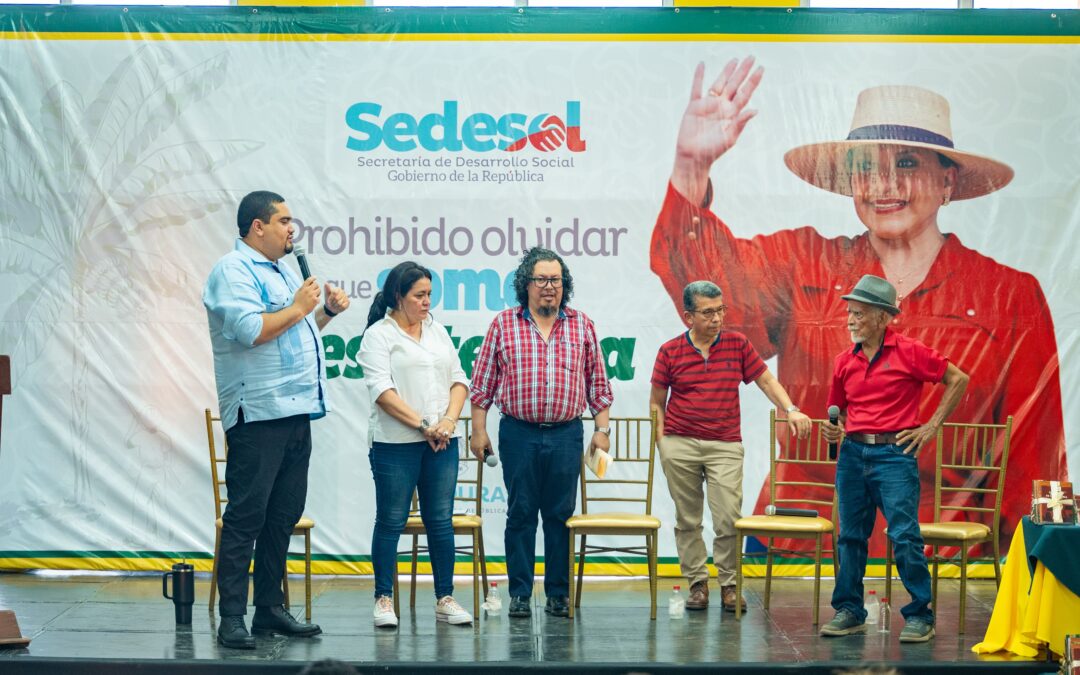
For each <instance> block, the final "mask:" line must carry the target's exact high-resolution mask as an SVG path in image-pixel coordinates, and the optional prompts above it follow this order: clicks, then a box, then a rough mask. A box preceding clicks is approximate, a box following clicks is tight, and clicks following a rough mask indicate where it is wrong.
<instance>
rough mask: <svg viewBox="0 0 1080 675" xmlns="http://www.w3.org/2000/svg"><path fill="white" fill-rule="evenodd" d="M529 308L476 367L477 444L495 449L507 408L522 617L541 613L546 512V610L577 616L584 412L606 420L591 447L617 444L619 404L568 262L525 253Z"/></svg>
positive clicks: (511, 563)
mask: <svg viewBox="0 0 1080 675" xmlns="http://www.w3.org/2000/svg"><path fill="white" fill-rule="evenodd" d="M514 290H515V292H516V293H517V299H518V303H519V304H520V306H519V307H514V308H512V309H507V310H503V311H502V312H500V313H499V314H497V315H496V316H495V319H494V320H493V321H492V322H491V327H490V328H488V332H487V335H486V337H485V338H484V343H483V345H482V346H481V347H480V353H479V354H477V356H476V361H475V363H474V365H473V381H472V396H471V398H472V418H473V426H472V440H471V442H470V447H471V450H472V452H473V454H474V455H476V457H477V459H483V458H484V456H485V455H486V454H488V453H491V452H492V450H491V440H490V439H489V438H488V434H487V411H488V409H489V408H491V406H492V404H495V405H497V406H498V407H499V410H501V411H502V419H501V420H500V421H499V452H500V454H501V455H502V464H503V477H504V479H505V480H506V489H507V514H506V533H505V545H506V568H507V573H508V575H509V577H510V610H509V612H508V613H509V614H510V616H512V617H527V616H530V615H531V614H532V609H531V606H530V598H531V597H532V587H533V568H534V566H535V564H536V527H537V512H539V513H540V514H541V515H543V517H544V560H545V565H544V570H545V571H544V594H545V595H546V596H547V605H546V606H545V608H544V611H545V612H547V613H548V614H551V615H554V616H569V611H570V605H569V597H568V594H569V585H570V578H569V575H570V566H569V562H568V560H569V556H570V534H569V531H568V530H567V529H566V519H567V518H569V517H570V516H571V515H573V513H574V507H575V505H576V502H577V486H578V480H579V478H580V473H581V453H582V451H583V449H584V445H585V443H584V429H583V424H582V421H581V414H582V412H583V411H584V410H585V408H586V406H588V408H589V410H590V411H591V412H592V415H593V418H594V419H595V420H596V427H595V428H594V430H593V433H592V438H591V440H590V441H589V446H590V447H589V449H590V451H591V450H592V448H593V447H596V448H600V449H601V450H607V449H608V448H609V447H610V443H609V436H610V434H611V429H610V428H609V427H608V408H610V407H611V403H612V401H614V400H615V397H614V395H613V394H612V391H611V386H610V384H609V383H608V379H607V373H606V372H605V370H604V361H603V354H602V352H601V351H600V344H599V342H598V340H597V338H596V328H595V327H594V326H593V322H592V321H591V320H589V317H587V316H585V314H584V313H582V312H579V311H577V310H574V309H571V308H570V307H568V306H567V303H568V302H569V301H570V298H571V297H572V295H573V292H574V280H573V278H572V277H571V276H570V270H569V268H568V267H567V266H566V263H564V262H563V260H562V258H560V257H559V256H558V255H556V254H555V253H554V252H552V251H549V250H547V249H543V248H539V247H537V248H533V249H530V250H528V251H526V252H525V255H524V256H523V257H522V259H521V264H520V265H518V269H517V272H516V273H515V275H514Z"/></svg>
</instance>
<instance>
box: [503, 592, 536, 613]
mask: <svg viewBox="0 0 1080 675" xmlns="http://www.w3.org/2000/svg"><path fill="white" fill-rule="evenodd" d="M529 601H530V598H526V597H525V596H524V595H515V596H514V597H512V598H510V611H509V614H510V616H516V617H526V616H532V605H531V604H530V602H529Z"/></svg>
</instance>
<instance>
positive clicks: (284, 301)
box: [262, 288, 306, 369]
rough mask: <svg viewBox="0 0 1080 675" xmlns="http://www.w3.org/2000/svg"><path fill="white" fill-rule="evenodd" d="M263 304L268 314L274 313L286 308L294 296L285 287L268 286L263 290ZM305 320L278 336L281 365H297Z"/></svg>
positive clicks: (289, 367) (291, 366)
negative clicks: (301, 331)
mask: <svg viewBox="0 0 1080 675" xmlns="http://www.w3.org/2000/svg"><path fill="white" fill-rule="evenodd" d="M262 300H263V306H264V307H265V308H266V313H267V314H273V313H275V312H280V311H281V310H283V309H285V308H286V307H287V306H289V304H291V302H292V298H291V297H290V296H289V295H288V294H286V293H285V292H284V289H277V288H266V289H265V290H264V291H263V299H262ZM305 321H306V319H305V320H304V321H301V322H300V323H298V324H296V325H295V326H292V327H291V328H289V330H287V331H285V332H284V333H282V334H281V335H279V336H278V337H277V339H276V340H274V342H276V343H277V347H278V355H279V357H280V358H281V367H282V368H283V369H291V368H294V367H296V365H297V354H298V352H299V350H300V329H301V328H304V323H305Z"/></svg>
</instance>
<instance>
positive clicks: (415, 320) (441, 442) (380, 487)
mask: <svg viewBox="0 0 1080 675" xmlns="http://www.w3.org/2000/svg"><path fill="white" fill-rule="evenodd" d="M430 308H431V272H430V271H428V270H427V269H426V268H424V267H422V266H421V265H418V264H416V263H414V262H404V263H401V264H400V265H398V266H397V267H395V268H394V269H392V270H391V271H390V274H389V275H388V276H387V277H386V282H385V283H384V284H383V288H382V291H380V292H379V293H378V294H377V295H376V296H375V300H374V303H373V304H372V306H371V311H370V312H369V313H368V325H367V330H366V331H365V332H364V339H363V342H362V343H361V345H360V358H359V361H360V366H361V367H362V368H363V369H364V381H365V382H367V386H368V391H369V392H370V394H371V401H372V406H371V420H370V423H369V425H368V429H369V432H368V440H369V445H370V446H371V451H370V452H369V454H368V457H369V459H370V460H371V473H372V475H373V476H374V477H375V509H376V511H375V530H374V532H373V533H372V536H371V560H372V564H373V566H374V568H375V612H374V614H375V625H376V626H379V627H384V626H385V627H394V626H397V622H398V619H397V615H395V614H394V603H393V580H394V567H395V565H396V564H397V548H398V539H399V538H400V537H401V531H402V529H403V528H404V527H405V521H406V520H407V519H408V517H409V507H410V505H411V502H412V495H413V491H414V490H416V491H417V492H418V493H419V497H420V518H421V519H422V520H423V521H424V529H425V530H426V531H427V540H428V547H429V549H430V554H431V567H432V573H433V575H434V577H435V618H436V620H437V621H445V622H447V623H451V624H468V623H472V615H470V614H469V613H468V612H467V611H465V610H464V609H463V608H462V607H461V605H459V604H458V603H457V601H455V600H454V597H453V592H454V556H455V551H454V530H453V524H452V518H453V506H454V491H455V490H456V489H457V471H458V444H459V443H460V442H461V440H460V434H459V433H458V431H457V421H458V417H459V416H460V415H461V409H462V407H463V406H464V405H465V398H466V396H467V395H468V391H469V381H468V380H467V379H466V377H465V372H464V371H463V370H462V369H461V362H460V361H459V360H458V355H457V350H456V349H454V345H453V343H452V342H451V341H450V335H449V334H448V333H447V332H446V328H444V327H443V326H442V324H440V323H438V322H437V321H435V319H433V318H432V317H431V314H430V311H429V310H430Z"/></svg>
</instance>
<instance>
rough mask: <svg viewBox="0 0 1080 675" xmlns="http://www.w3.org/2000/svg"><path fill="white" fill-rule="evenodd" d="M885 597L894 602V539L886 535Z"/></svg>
mask: <svg viewBox="0 0 1080 675" xmlns="http://www.w3.org/2000/svg"><path fill="white" fill-rule="evenodd" d="M885 597H886V598H888V599H889V602H892V539H889V538H888V537H885Z"/></svg>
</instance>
